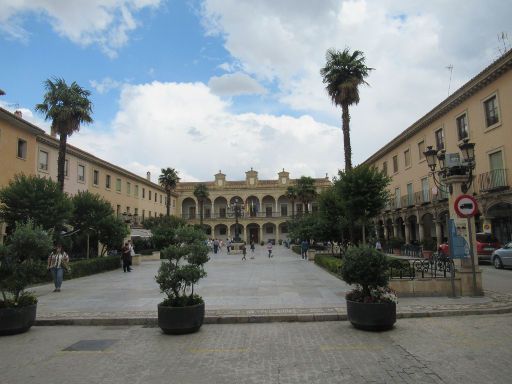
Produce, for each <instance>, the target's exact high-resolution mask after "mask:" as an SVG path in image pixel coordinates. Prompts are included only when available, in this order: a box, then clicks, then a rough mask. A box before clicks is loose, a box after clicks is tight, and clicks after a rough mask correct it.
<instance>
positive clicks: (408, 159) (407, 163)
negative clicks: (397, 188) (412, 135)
mask: <svg viewBox="0 0 512 384" xmlns="http://www.w3.org/2000/svg"><path fill="white" fill-rule="evenodd" d="M404 163H405V167H406V168H407V167H410V166H411V151H410V150H409V149H406V150H405V151H404Z"/></svg>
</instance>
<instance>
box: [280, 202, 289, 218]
mask: <svg viewBox="0 0 512 384" xmlns="http://www.w3.org/2000/svg"><path fill="white" fill-rule="evenodd" d="M281 216H284V217H286V216H288V204H281Z"/></svg>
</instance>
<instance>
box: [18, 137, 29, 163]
mask: <svg viewBox="0 0 512 384" xmlns="http://www.w3.org/2000/svg"><path fill="white" fill-rule="evenodd" d="M17 155H18V157H19V158H20V159H26V158H27V142H26V141H25V140H23V139H18V152H17Z"/></svg>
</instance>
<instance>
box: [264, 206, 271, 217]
mask: <svg viewBox="0 0 512 384" xmlns="http://www.w3.org/2000/svg"><path fill="white" fill-rule="evenodd" d="M265 216H266V217H272V206H271V205H270V206H267V207H265Z"/></svg>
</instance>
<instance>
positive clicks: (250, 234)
mask: <svg viewBox="0 0 512 384" xmlns="http://www.w3.org/2000/svg"><path fill="white" fill-rule="evenodd" d="M277 176H278V177H277V179H275V180H260V179H259V178H258V172H257V171H255V170H253V169H251V170H249V171H247V172H246V178H245V180H238V181H229V180H226V175H225V174H223V173H222V172H221V171H219V172H218V173H217V174H216V175H215V179H214V181H206V182H184V183H179V184H178V187H177V189H176V192H177V193H178V195H179V197H178V212H179V214H180V215H181V217H182V218H184V219H186V220H187V221H188V222H190V223H193V224H198V223H199V222H200V212H199V201H198V200H197V198H196V197H195V196H194V189H195V187H196V186H197V185H198V184H205V185H206V186H207V188H208V191H209V198H208V199H207V200H206V201H205V202H204V204H203V224H204V225H206V228H207V233H208V234H209V236H210V237H212V238H217V239H223V240H226V239H228V238H233V237H234V236H235V223H236V220H235V215H234V212H233V209H232V206H233V204H234V203H235V202H238V204H243V210H242V212H241V217H240V219H239V231H240V237H241V238H242V240H244V241H246V242H247V243H249V242H250V241H251V240H253V241H255V242H256V243H259V242H261V241H264V242H267V241H269V240H274V241H279V240H285V239H288V226H287V221H288V220H290V219H291V218H292V214H294V215H301V214H302V213H304V212H305V211H306V207H305V206H304V204H303V203H302V202H300V201H298V200H296V201H294V202H293V204H294V206H293V209H292V201H290V199H288V198H287V197H286V189H287V188H288V187H289V186H295V185H296V183H297V180H296V179H290V174H289V172H286V171H285V170H284V169H283V170H282V171H281V172H279V173H278V174H277ZM314 181H315V188H316V191H317V192H318V193H320V192H321V191H322V190H324V189H326V188H328V187H329V186H330V185H331V182H330V181H329V179H328V177H325V178H321V179H314ZM316 209H317V205H316V202H314V201H313V202H312V203H310V204H309V206H308V211H310V212H311V211H313V212H314V211H315V210H316Z"/></svg>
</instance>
